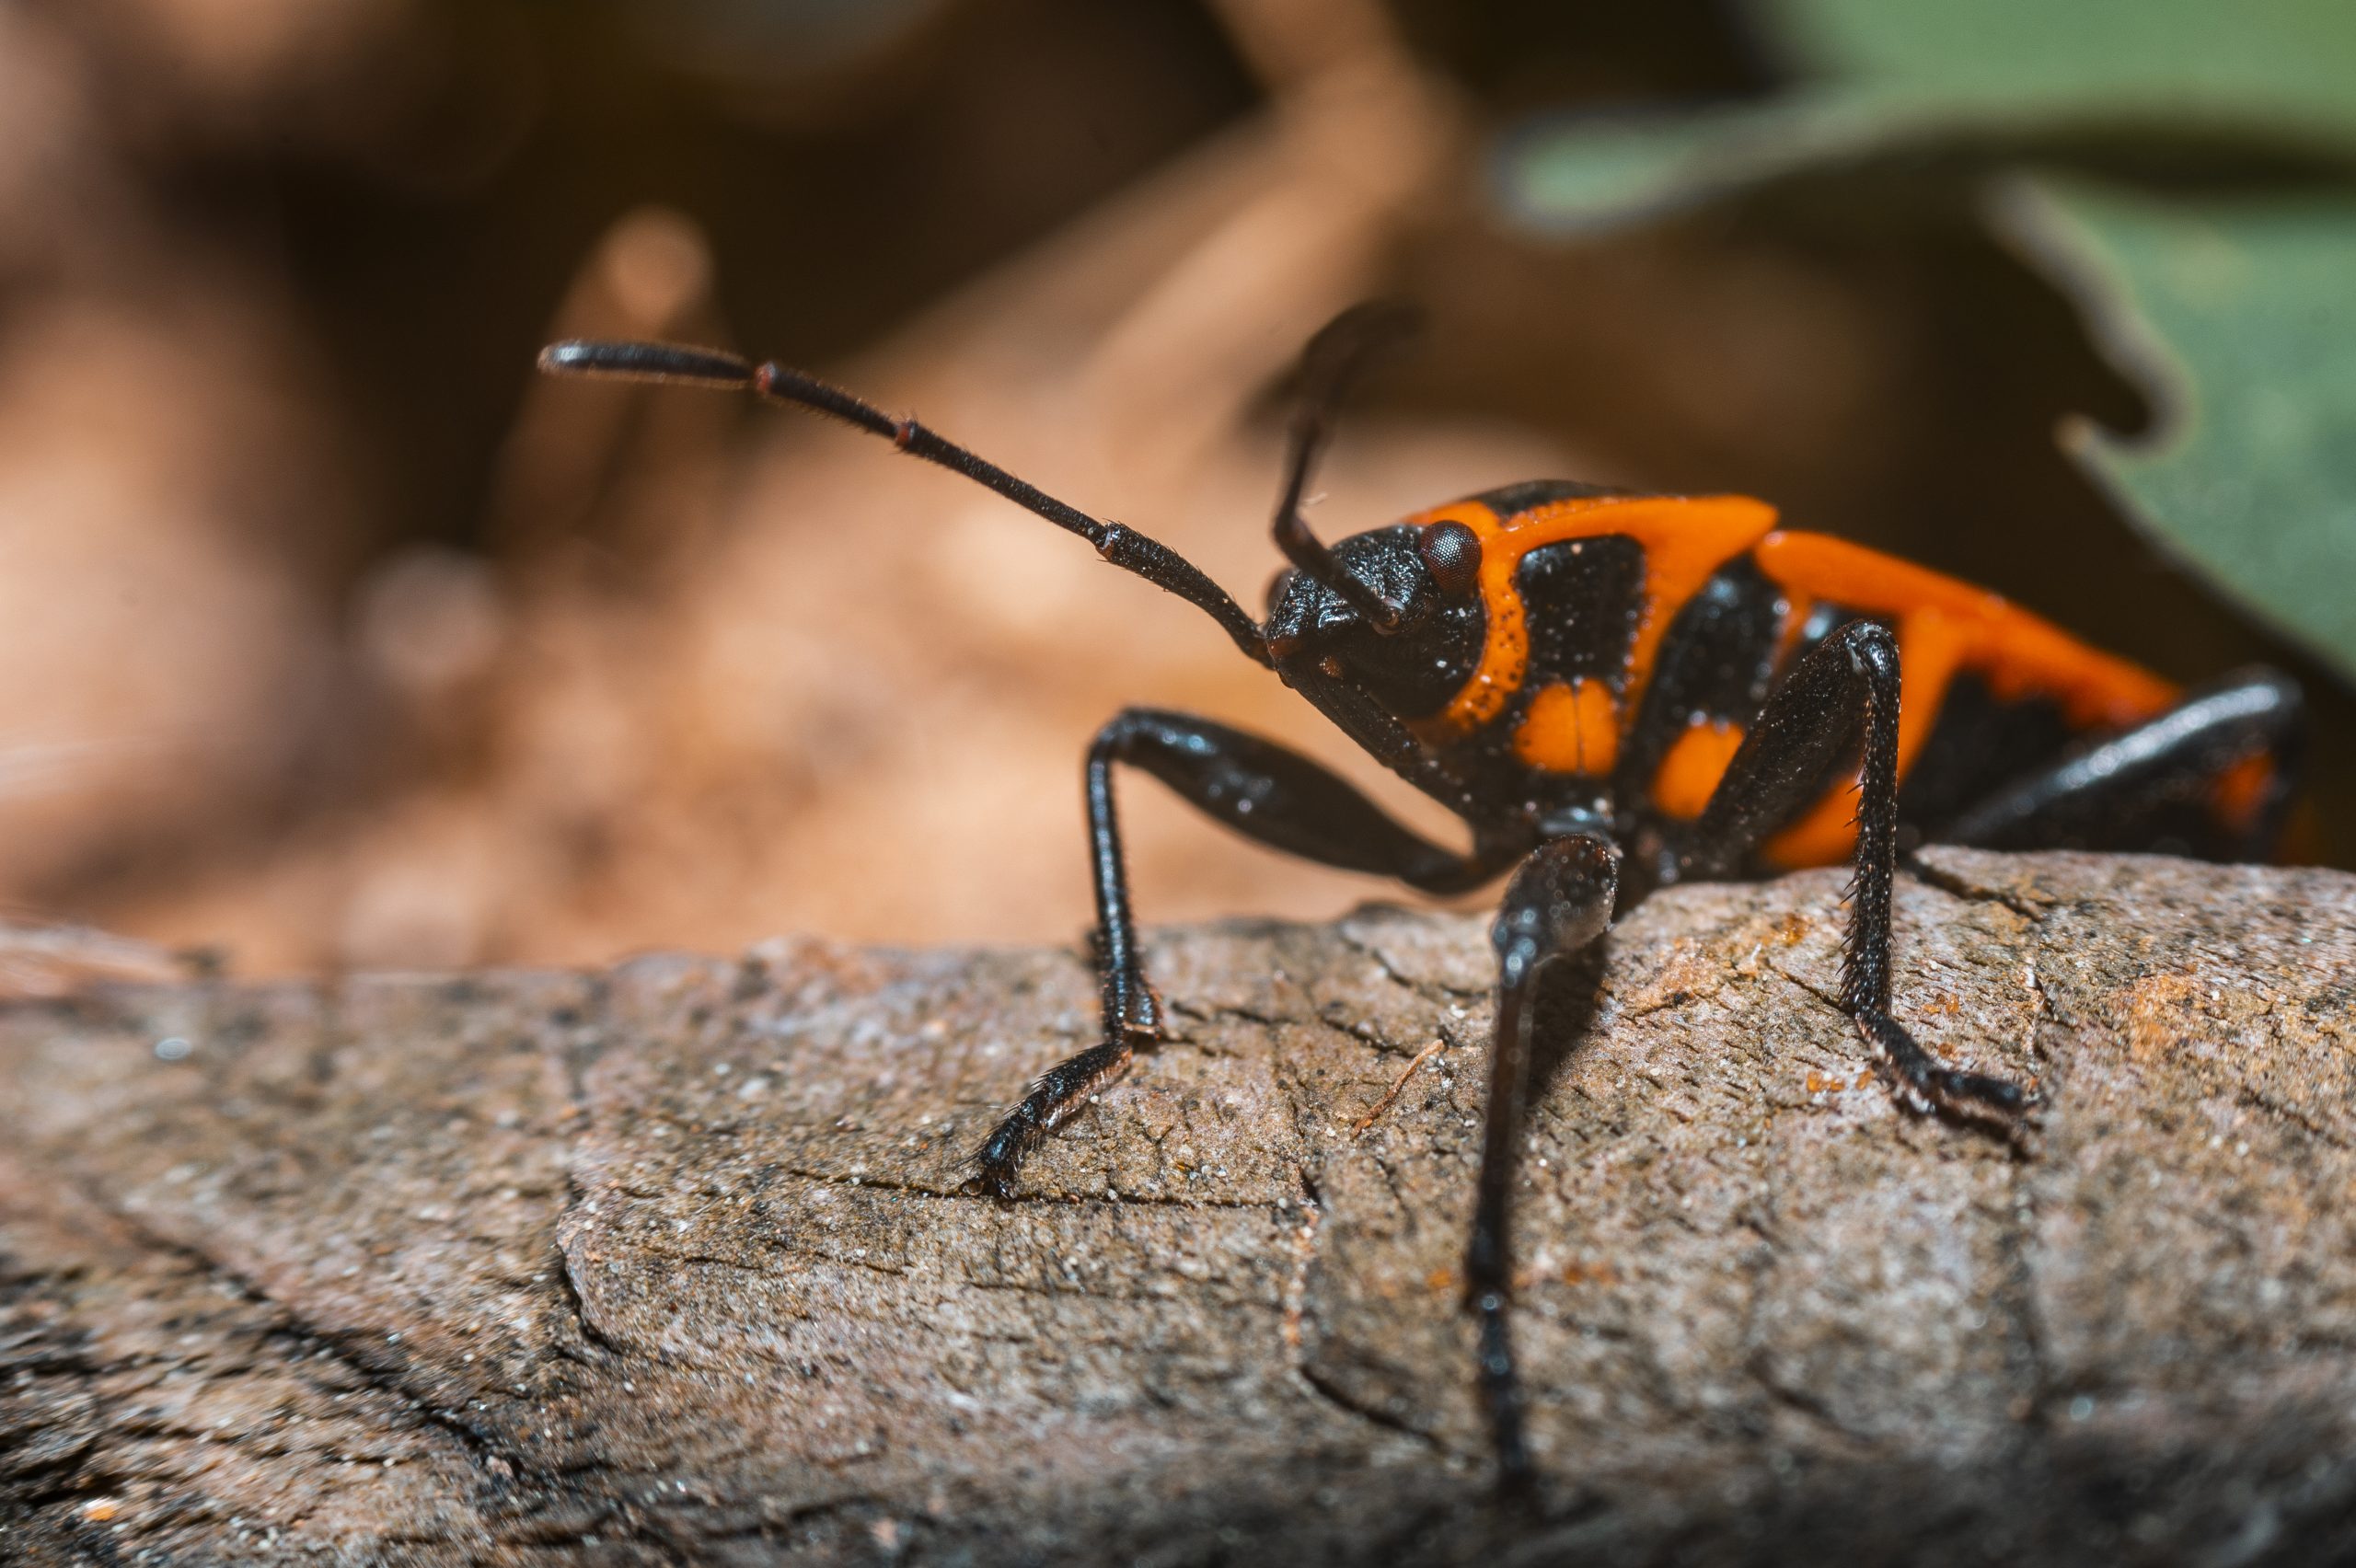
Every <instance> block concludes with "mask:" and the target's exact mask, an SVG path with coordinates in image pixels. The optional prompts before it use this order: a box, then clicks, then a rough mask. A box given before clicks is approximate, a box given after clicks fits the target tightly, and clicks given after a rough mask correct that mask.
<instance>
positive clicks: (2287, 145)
mask: <svg viewBox="0 0 2356 1568" xmlns="http://www.w3.org/2000/svg"><path fill="white" fill-rule="evenodd" d="M1763 21H1764V27H1765V30H1766V32H1767V33H1768V35H1769V36H1770V37H1773V38H1777V39H1780V40H1783V41H1784V44H1785V45H1786V52H1787V53H1789V54H1790V55H1791V56H1793V57H1794V58H1795V60H1796V63H1797V65H1798V66H1799V67H1800V69H1801V71H1802V73H1803V74H1804V81H1803V85H1801V86H1799V87H1797V88H1796V89H1795V90H1794V91H1791V92H1788V93H1785V94H1783V95H1781V96H1779V97H1776V98H1769V99H1766V100H1764V101H1762V102H1761V103H1758V104H1756V105H1751V106H1747V107H1742V108H1737V109H1727V110H1715V111H1713V112H1710V113H1707V114H1703V115H1693V116H1661V117H1658V118H1655V119H1652V120H1649V121H1614V122H1607V121H1587V122H1573V123H1567V124H1564V125H1560V126H1557V127H1555V128H1553V129H1551V130H1548V131H1544V132H1542V133H1535V134H1532V135H1530V136H1527V137H1525V138H1524V139H1523V142H1522V144H1521V145H1520V146H1519V149H1518V150H1517V151H1516V152H1514V153H1513V154H1511V155H1510V156H1508V158H1507V174H1506V180H1507V194H1508V198H1509V201H1510V202H1511V203H1512V204H1513V205H1514V206H1515V207H1516V208H1517V209H1518V210H1519V212H1520V213H1522V214H1523V215H1524V216H1526V217H1528V218H1530V219H1531V220H1532V221H1534V222H1536V223H1539V224H1541V225H1553V226H1560V225H1591V224H1597V223H1616V222H1624V221H1627V220H1629V219H1632V218H1638V217H1643V216H1647V215H1650V214H1652V213H1657V212H1658V211H1660V210H1662V209H1663V208H1667V207H1673V206H1677V205H1683V204H1691V203H1692V202H1701V201H1707V200H1711V199H1714V198H1716V197H1718V196H1721V195H1724V194H1726V193H1727V192H1728V191H1730V190H1739V189H1742V188H1745V187H1750V186H1755V185H1759V184H1763V183H1765V182H1767V181H1769V180H1773V179H1779V178H1783V177H1785V176H1789V175H1792V174H1796V173H1802V172H1808V171H1814V170H1821V169H1825V168H1832V167H1840V166H1842V165H1844V164H1857V163H1864V162H1869V161H1872V160H1874V159H1877V158H1886V157H1888V156H1894V155H1895V156H1915V155H1917V154H1919V153H1920V152H1921V151H1923V149H1935V150H1941V151H1945V152H1948V153H1951V154H1956V155H1958V156H1965V157H1966V158H1967V159H1968V158H1969V156H1970V155H1971V154H1972V153H1973V152H1974V151H1975V150H1976V151H1977V152H1978V153H1980V154H1981V156H1982V161H1983V162H1992V161H2001V160H2004V159H2018V158H2024V157H2028V158H2035V157H2038V156H2040V151H2041V149H2042V150H2044V151H2047V152H2055V153H2059V154H2061V155H2062V156H2070V155H2073V154H2079V153H2083V152H2085V150H2086V149H2087V148H2088V147H2089V145H2091V144H2100V143H2102V142H2103V141H2104V140H2105V139H2106V138H2114V139H2115V138H2134V137H2138V136H2141V137H2144V138H2150V137H2154V136H2158V137H2163V138H2165V139H2167V140H2170V141H2174V142H2177V143H2184V142H2191V141H2201V140H2209V141H2214V142H2219V143H2228V144H2242V145H2275V146H2279V147H2281V148H2283V149H2285V150H2286V151H2289V152H2292V153H2293V154H2303V155H2315V154H2318V153H2327V152H2329V153H2336V154H2338V155H2339V156H2347V155H2348V154H2349V152H2350V149H2356V3H2351V0H2236V3H2234V4H2223V3H2221V0H1777V3H1775V4H1773V5H1770V6H1767V7H1766V9H1765V16H1764V18H1763Z"/></svg>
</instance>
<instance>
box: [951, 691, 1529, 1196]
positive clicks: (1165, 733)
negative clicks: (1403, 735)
mask: <svg viewBox="0 0 2356 1568" xmlns="http://www.w3.org/2000/svg"><path fill="white" fill-rule="evenodd" d="M1116 763H1123V764H1126V765H1128V766H1130V767H1137V768H1139V769H1141V770H1143V771H1144V772H1147V773H1149V774H1151V775H1153V776H1154V777H1155V778H1159V779H1161V781H1162V782H1163V783H1165V784H1167V785H1169V786H1170V787H1171V788H1172V790H1176V791H1177V792H1178V794H1179V795H1180V796H1181V797H1182V798H1184V800H1186V801H1190V802H1191V803H1193V804H1194V805H1195V806H1196V807H1197V808H1199V809H1200V810H1201V811H1203V812H1204V813H1206V814H1207V815H1209V816H1211V817H1214V818H1216V819H1217V820H1218V821H1220V822H1223V823H1225V824H1227V825H1228V826H1230V827H1232V828H1234V829H1235V830H1236V831H1237V832H1239V833H1242V834H1243V835H1244V836H1247V837H1250V838H1254V839H1257V840H1258V841H1259V842H1261V843H1263V844H1265V845H1267V846H1269V847H1271V848H1276V849H1282V850H1285V851H1287V852H1288V853H1290V854H1295V855H1299V856H1301V857H1303V858H1305V859H1311V860H1316V861H1320V862H1322V863H1323V864H1325V865H1329V866H1338V867H1340V868H1341V869H1343V870H1352V871H1367V872H1370V873H1373V874H1375V875H1378V876H1386V877H1394V878H1397V879H1398V880H1399V881H1401V882H1405V883H1407V884H1408V885H1409V886H1411V887H1415V888H1420V889H1422V890H1424V891H1426V892H1429V893H1454V892H1460V891H1462V890H1464V889H1466V888H1472V887H1477V886H1478V885H1480V884H1481V883H1482V882H1485V881H1487V880H1488V879H1489V878H1491V877H1493V876H1495V875H1496V873H1497V872H1498V871H1499V870H1503V869H1504V864H1505V863H1506V859H1505V854H1504V852H1503V851H1501V850H1491V849H1476V850H1475V851H1474V852H1473V853H1472V854H1459V853H1457V852H1456V851H1454V850H1451V849H1445V848H1442V847H1440V846H1438V845H1437V844H1434V843H1431V842H1430V841H1429V840H1427V839H1425V838H1423V837H1421V836H1418V835H1416V834H1415V833H1412V832H1410V831H1408V830H1407V829H1406V828H1404V827H1402V826H1400V825H1399V824H1397V823H1394V822H1392V820H1391V819H1390V818H1389V817H1388V816H1385V815H1384V814H1383V813H1382V811H1381V809H1380V807H1378V806H1376V805H1375V803H1374V802H1373V801H1369V800H1368V799H1367V798H1366V797H1365V796H1364V795H1362V794H1360V793H1358V791H1357V790H1356V789H1354V788H1352V787H1351V786H1350V785H1349V784H1348V783H1346V782H1345V781H1344V780H1343V779H1342V778H1339V777H1337V776H1335V775H1334V774H1333V773H1330V772H1328V771H1326V770H1325V769H1324V768H1323V767H1320V766H1318V765H1317V764H1316V763H1314V762H1311V761H1310V760H1309V759H1308V758H1307V757H1304V756H1301V755H1299V754H1297V753H1294V752H1290V751H1288V750H1286V749H1285V748H1284V747H1282V746H1279V745H1276V744H1274V743H1272V742H1268V741H1264V740H1261V739H1260V738H1259V737H1257V736H1255V735H1247V734H1245V733H1243V732H1241V731H1239V730H1230V729H1229V728H1228V727H1226V726H1225V725H1223V724H1215V723H1213V722H1211V721H1209V720H1207V719H1196V718H1193V717H1190V716H1189V715H1186V714H1183V713H1170V712H1163V711H1160V710H1157V709H1143V708H1132V709H1126V710H1125V711H1124V712H1122V713H1121V714H1120V716H1119V717H1117V718H1115V719H1114V721H1112V722H1111V723H1109V724H1107V725H1105V726H1104V728H1103V730H1101V731H1099V732H1097V735H1096V739H1095V742H1094V744H1091V746H1090V747H1089V749H1088V767H1087V792H1088V840H1089V847H1090V849H1091V854H1092V858H1093V860H1094V866H1093V870H1094V875H1095V885H1096V963H1097V973H1098V976H1099V978H1100V980H1101V982H1102V985H1103V1023H1104V1030H1103V1040H1102V1041H1101V1042H1100V1043H1097V1044H1095V1045H1091V1046H1090V1047H1089V1048H1088V1049H1087V1050H1085V1051H1082V1052H1080V1054H1079V1055H1076V1056H1073V1057H1072V1058H1070V1059H1069V1060H1068V1061H1065V1062H1061V1063H1058V1064H1057V1066H1053V1067H1050V1068H1049V1069H1048V1070H1047V1071H1046V1072H1045V1074H1043V1075H1042V1076H1041V1077H1040V1078H1039V1079H1038V1081H1037V1082H1036V1083H1034V1085H1032V1087H1031V1090H1030V1092H1029V1093H1028V1094H1026V1095H1024V1096H1023V1098H1022V1103H1020V1104H1018V1105H1017V1106H1015V1108H1014V1109H1013V1110H1012V1111H1011V1112H1009V1113H1007V1115H1006V1117H1005V1119H1004V1120H1002V1121H1001V1122H999V1124H998V1126H997V1128H996V1129H995V1130H993V1131H992V1132H991V1134H990V1135H989V1136H988V1138H987V1139H986V1140H985V1141H984V1142H983V1144H982V1147H981V1149H980V1151H979V1153H978V1154H976V1157H975V1163H976V1168H977V1170H978V1171H979V1174H980V1177H981V1180H982V1182H984V1183H985V1184H986V1185H987V1186H988V1187H989V1188H990V1189H991V1190H992V1191H993V1192H996V1193H999V1195H1001V1196H1005V1195H1008V1194H1009V1193H1011V1192H1012V1190H1013V1185H1014V1177H1015V1172H1016V1170H1017V1169H1018V1168H1019V1167H1020V1166H1021V1164H1022V1159H1023V1157H1024V1156H1025V1155H1027V1154H1029V1153H1030V1152H1031V1150H1032V1149H1034V1148H1035V1147H1038V1145H1039V1143H1040V1141H1041V1140H1042V1139H1044V1138H1045V1137H1046V1136H1047V1135H1048V1134H1049V1133H1050V1132H1052V1131H1054V1130H1055V1127H1056V1125H1057V1123H1059V1122H1061V1121H1062V1120H1063V1119H1064V1118H1065V1117H1067V1116H1068V1115H1069V1114H1070V1113H1071V1112H1072V1110H1073V1109H1074V1107H1076V1106H1077V1105H1079V1104H1080V1102H1081V1101H1084V1100H1085V1099H1086V1097H1087V1096H1088V1095H1089V1093H1091V1091H1092V1090H1095V1089H1097V1088H1098V1087H1099V1086H1101V1085H1103V1083H1104V1082H1106V1081H1107V1080H1108V1079H1110V1078H1113V1077H1114V1075H1115V1074H1117V1073H1118V1072H1120V1071H1121V1069H1122V1068H1124V1067H1125V1066H1127V1065H1128V1061H1129V1056H1130V1054H1131V1052H1132V1051H1133V1050H1134V1049H1135V1048H1136V1046H1137V1045H1138V1043H1140V1042H1147V1041H1151V1040H1153V1039H1154V1038H1156V1037H1157V1036H1158V1035H1159V1034H1160V1032H1161V1003H1160V1001H1159V999H1158V998H1157V997H1155V996H1154V993H1153V987H1152V986H1149V984H1147V982H1146V978H1145V972H1144V968H1143V966H1142V963H1141V961H1140V959H1139V956H1138V939H1137V928H1136V925H1135V922H1134V920H1133V918H1132V917H1131V915H1130V913H1129V887H1128V870H1127V867H1126V864H1125V862H1124V859H1123V857H1122V853H1121V832H1120V822H1119V818H1118V816H1117V815H1116V813H1115V812H1114V801H1113V768H1114V764H1116Z"/></svg>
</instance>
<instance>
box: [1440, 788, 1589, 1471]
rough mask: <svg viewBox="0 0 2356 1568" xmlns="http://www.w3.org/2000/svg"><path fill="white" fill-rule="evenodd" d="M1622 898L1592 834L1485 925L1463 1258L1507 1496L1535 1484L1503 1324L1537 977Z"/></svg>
mask: <svg viewBox="0 0 2356 1568" xmlns="http://www.w3.org/2000/svg"><path fill="white" fill-rule="evenodd" d="M1619 891H1620V851H1619V849H1618V848H1617V847H1615V846H1613V844H1612V843H1611V840H1609V839H1607V838H1602V837H1600V836H1591V835H1588V834H1576V835H1574V836H1570V837H1567V838H1557V839H1554V840H1553V841H1551V842H1549V843H1546V844H1542V845H1541V846H1539V847H1537V848H1536V849H1534V850H1532V851H1531V852H1530V858H1529V859H1526V860H1524V861H1523V862H1522V863H1521V869H1520V870H1518V871H1516V872H1514V876H1513V881H1512V882H1510V883H1508V884H1507V888H1506V897H1505V903H1504V905H1502V906H1501V907H1500V908H1499V909H1498V911H1497V918H1496V924H1494V925H1493V926H1491V927H1490V928H1489V940H1490V944H1491V945H1492V946H1493V947H1494V948H1495V949H1496V957H1497V1022H1496V1034H1495V1037H1494V1038H1493V1040H1492V1042H1491V1043H1490V1047H1489V1105H1488V1110H1487V1112H1486V1113H1484V1118H1483V1122H1482V1128H1481V1176H1480V1182H1479V1187H1478V1195H1477V1197H1476V1198H1475V1200H1474V1203H1473V1208H1472V1241H1471V1243H1470V1244H1469V1245H1468V1246H1467V1247H1466V1249H1465V1252H1464V1302H1465V1305H1466V1307H1468V1308H1469V1309H1472V1312H1473V1313H1474V1314H1476V1315H1477V1316H1478V1318H1479V1320H1480V1334H1481V1349H1480V1386H1481V1394H1482V1398H1483V1400H1484V1401H1485V1403H1486V1404H1487V1406H1488V1416H1489V1432H1490V1435H1491V1437H1492V1438H1493V1439H1494V1445H1495V1447H1496V1456H1497V1484H1498V1486H1499V1488H1500V1489H1501V1490H1503V1491H1506V1492H1519V1491H1522V1490H1525V1489H1526V1488H1527V1487H1528V1486H1529V1484H1530V1477H1531V1471H1530V1450H1529V1447H1528V1446H1527V1445H1526V1444H1525V1443H1524V1442H1523V1441H1522V1435H1521V1388H1520V1385H1519V1382H1518V1381H1517V1379H1516V1378H1515V1376H1514V1366H1513V1338H1512V1335H1511V1333H1510V1332H1509V1328H1510V1325H1509V1324H1508V1322H1507V1309H1508V1308H1509V1307H1510V1306H1511V1304H1512V1300H1513V1244H1512V1234H1511V1231H1510V1228H1509V1227H1510V1224H1511V1221H1512V1198H1513V1186H1514V1177H1515V1175H1516V1173H1517V1172H1518V1171H1519V1170H1520V1168H1521V1139H1522V1128H1523V1126H1524V1124H1525V1123H1526V1122H1527V1120H1528V1113H1529V1099H1530V1023H1531V1020H1532V1016H1533V1014H1534V1012H1535V1010H1536V1007H1537V1001H1538V979H1539V976H1540V974H1542V973H1543V972H1544V971H1545V969H1546V968H1547V966H1548V965H1550V964H1552V963H1553V962H1554V961H1555V960H1556V959H1559V958H1564V957H1567V956H1568V955H1569V954H1571V953H1574V952H1576V951H1578V950H1579V949H1581V948H1583V947H1585V946H1586V945H1587V944H1588V943H1589V942H1591V941H1593V940H1595V939H1596V938H1597V937H1599V936H1601V935H1602V934H1603V931H1604V929H1605V928H1606V927H1608V926H1610V925H1611V905H1612V902H1613V900H1614V899H1615V898H1617V897H1618V896H1619Z"/></svg>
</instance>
